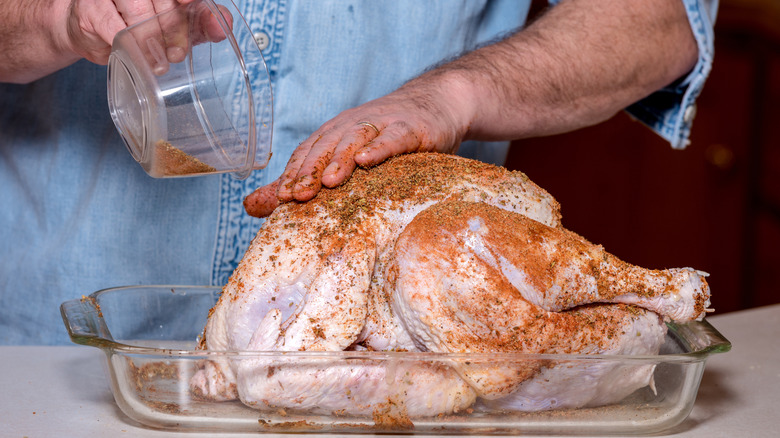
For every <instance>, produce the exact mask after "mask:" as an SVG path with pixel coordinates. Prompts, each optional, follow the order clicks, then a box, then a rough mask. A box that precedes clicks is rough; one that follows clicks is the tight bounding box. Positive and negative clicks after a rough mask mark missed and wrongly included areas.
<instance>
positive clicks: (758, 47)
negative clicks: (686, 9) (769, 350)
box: [506, 0, 780, 314]
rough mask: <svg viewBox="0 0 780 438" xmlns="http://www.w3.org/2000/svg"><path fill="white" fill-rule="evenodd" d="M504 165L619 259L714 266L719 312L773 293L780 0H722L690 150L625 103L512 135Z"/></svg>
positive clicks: (779, 223) (778, 234) (778, 223)
mask: <svg viewBox="0 0 780 438" xmlns="http://www.w3.org/2000/svg"><path fill="white" fill-rule="evenodd" d="M536 3H539V2H535V4H536ZM542 3H544V2H542ZM506 166H507V167H508V168H510V169H513V170H521V171H523V172H525V173H526V174H527V175H528V176H529V177H530V178H531V180H533V181H534V182H536V183H537V184H538V185H540V186H541V187H543V188H545V189H546V190H547V191H549V192H550V193H551V194H552V195H553V196H554V197H555V198H556V199H558V201H559V202H560V203H561V206H562V211H563V224H564V226H565V227H566V228H568V229H570V230H572V231H575V232H577V233H579V234H581V235H582V236H584V237H586V238H587V239H588V240H590V241H591V242H594V243H598V244H601V245H603V246H604V247H605V249H606V250H607V251H609V252H610V253H612V254H615V255H616V256H618V257H620V258H622V259H623V260H625V261H627V262H630V263H633V264H637V265H640V266H643V267H647V268H655V269H663V268H670V267H686V266H690V267H694V268H696V269H700V270H703V271H706V272H709V273H710V277H709V278H708V282H709V284H710V287H711V289H712V295H713V299H712V304H713V307H714V308H715V310H716V314H720V313H726V312H730V311H734V310H739V309H745V308H750V307H756V306H762V305H768V304H774V303H780V286H778V284H780V276H779V277H778V278H775V275H778V274H777V273H778V272H780V0H721V2H720V11H719V13H718V19H717V23H716V39H715V61H714V66H713V69H712V73H711V75H710V78H709V79H708V81H707V84H706V85H705V87H704V91H703V93H702V95H701V97H700V98H699V100H698V111H697V115H696V118H695V122H694V124H693V131H692V135H691V144H690V145H689V146H688V148H687V149H685V150H673V149H671V147H670V146H669V144H668V143H666V142H665V141H664V140H662V139H661V138H660V137H658V136H656V135H655V134H654V133H652V132H651V131H650V130H649V129H647V128H645V127H644V126H642V125H641V124H640V123H638V122H635V121H633V120H632V119H631V118H630V117H629V116H627V115H626V114H624V113H621V114H618V115H617V116H615V117H614V118H612V119H611V120H609V121H608V122H606V123H603V124H600V125H598V126H594V127H592V128H587V129H585V130H581V131H577V132H576V133H571V134H564V135H557V136H551V137H545V138H540V139H531V140H522V141H517V142H515V143H513V144H512V148H511V150H510V153H509V157H508V159H507V163H506Z"/></svg>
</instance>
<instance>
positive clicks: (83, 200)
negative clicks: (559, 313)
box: [0, 0, 716, 344]
mask: <svg viewBox="0 0 780 438" xmlns="http://www.w3.org/2000/svg"><path fill="white" fill-rule="evenodd" d="M237 3H239V9H241V10H242V11H244V15H245V17H246V19H247V21H248V23H249V25H250V27H251V28H252V29H253V31H254V32H255V33H256V34H257V35H261V33H264V34H265V36H267V37H268V41H269V45H268V47H266V48H265V49H264V51H263V53H264V56H265V57H266V61H267V63H268V67H269V70H270V73H271V77H272V85H273V89H274V116H275V119H274V143H273V157H272V159H271V162H270V164H269V165H268V167H267V168H266V169H265V170H263V171H257V172H255V173H253V174H252V175H251V176H250V177H249V178H247V179H246V180H243V181H241V180H237V179H234V178H233V177H231V176H229V175H215V176H206V177H199V178H183V179H153V178H151V177H149V176H147V175H146V173H144V171H143V170H142V169H141V167H140V166H139V165H138V164H137V163H135V161H133V159H132V157H131V156H130V154H129V153H128V152H127V150H126V149H125V147H124V146H123V144H122V142H121V140H120V139H119V137H118V135H117V134H116V131H115V128H114V126H113V124H112V122H111V119H110V116H109V113H108V109H107V104H106V87H105V80H106V71H105V68H104V67H101V66H97V65H93V64H91V63H89V62H86V61H80V62H78V63H76V64H74V65H72V66H71V67H69V68H66V69H64V70H61V71H59V72H57V73H55V74H52V75H50V76H48V77H45V78H43V79H41V80H38V81H36V82H34V83H32V84H29V85H10V84H0V102H2V105H1V106H0V206H1V207H0V344H63V343H67V342H68V339H67V335H66V331H65V329H64V326H63V324H62V321H61V318H60V316H59V310H58V307H59V304H60V303H61V302H63V301H65V300H69V299H77V298H80V297H81V296H82V295H87V294H89V293H91V292H93V291H95V290H98V289H102V288H107V287H112V286H120V285H136V284H203V285H206V284H211V285H222V284H224V283H225V282H226V281H227V279H228V277H229V275H230V273H231V272H232V270H233V269H234V268H235V266H236V265H237V263H238V261H239V260H240V258H241V257H242V255H243V253H244V251H245V250H246V248H247V247H248V245H249V242H250V240H251V239H252V237H254V235H255V233H256V232H257V229H258V227H259V226H260V224H261V221H260V220H259V219H255V218H251V217H249V216H248V215H246V214H245V213H244V210H243V206H242V201H243V198H244V197H245V196H246V195H247V194H249V193H251V191H252V190H254V189H255V188H256V187H258V186H261V185H264V184H267V183H269V182H271V181H272V180H274V179H276V178H277V177H278V175H279V174H280V173H281V171H282V169H283V168H284V166H285V164H286V162H287V159H288V158H289V156H290V153H291V152H292V151H293V150H294V148H295V147H296V146H297V145H298V144H299V143H300V142H301V141H302V140H304V139H305V138H306V137H307V136H308V134H309V133H311V132H312V131H314V130H315V129H316V128H317V127H319V125H320V124H321V123H323V122H324V121H326V120H328V119H330V118H331V117H333V116H335V115H336V114H338V113H339V112H340V111H342V110H344V109H347V108H350V107H353V106H356V105H358V104H360V103H363V102H365V101H368V100H370V99H373V98H376V97H379V96H382V95H384V94H386V93H389V92H390V91H392V90H394V89H395V88H397V87H398V86H400V85H401V84H402V83H403V82H404V81H406V80H408V79H409V78H411V77H413V76H415V75H417V74H419V73H420V72H422V71H423V70H424V69H425V68H426V67H428V66H430V65H432V64H435V63H437V62H439V61H441V60H442V59H445V58H448V57H452V56H456V55H457V54H459V53H461V52H463V51H464V50H468V49H470V48H473V47H474V46H475V45H477V44H480V43H482V42H486V41H489V40H491V39H494V38H496V37H498V36H501V35H503V34H505V33H506V32H509V31H511V30H513V29H516V28H517V27H518V26H520V25H522V23H523V22H524V19H525V16H526V14H527V11H528V7H529V1H528V0H520V1H518V0H495V1H489V0H483V1H476V0H459V1H455V0H440V1H426V2H419V1H417V0H394V1H371V2H365V1H347V0H318V1H316V2H303V1H295V0H273V1H266V2H263V1H251V0H246V1H241V2H237ZM685 3H686V5H687V7H688V11H689V16H690V17H691V24H692V26H693V29H694V30H695V33H696V36H697V41H698V42H699V47H700V60H699V63H698V64H697V66H696V69H695V70H694V71H693V72H692V73H691V75H689V76H688V77H686V78H684V79H682V80H681V81H679V83H677V84H675V85H674V86H673V87H670V88H669V89H668V90H661V91H660V92H659V93H658V96H657V97H656V96H651V97H650V98H648V99H646V101H643V102H640V103H638V104H636V105H634V106H632V107H631V109H630V110H631V111H632V113H633V114H635V115H636V116H637V117H639V118H640V119H641V120H643V121H645V122H646V123H648V124H649V125H650V126H651V127H653V128H654V129H655V130H657V131H658V132H659V134H661V135H663V136H664V137H665V138H667V139H668V140H669V141H670V142H671V143H672V145H673V146H675V147H678V146H681V145H684V144H685V140H686V138H687V133H688V129H689V122H687V121H686V119H685V117H684V115H685V113H686V108H688V107H690V106H691V105H693V102H694V100H695V98H696V96H697V95H698V93H699V91H700V89H701V86H702V84H703V82H704V79H705V78H706V76H707V73H708V72H709V68H710V65H711V60H712V20H713V19H714V13H715V9H716V4H715V1H705V0H685ZM505 151H506V143H501V144H487V143H469V144H464V146H463V148H462V149H461V151H460V153H461V154H463V155H467V156H471V157H476V158H480V159H483V160H486V161H492V162H497V163H501V162H502V161H503V157H504V154H505ZM171 311H176V310H175V309H171Z"/></svg>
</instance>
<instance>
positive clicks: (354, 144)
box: [322, 124, 380, 188]
mask: <svg viewBox="0 0 780 438" xmlns="http://www.w3.org/2000/svg"><path fill="white" fill-rule="evenodd" d="M379 132H380V128H379V127H376V125H373V124H370V125H369V124H356V125H355V127H354V128H353V129H352V130H351V131H349V132H348V133H347V134H346V135H344V137H343V138H342V139H341V141H340V142H339V144H338V145H337V146H336V150H335V152H334V153H333V157H331V159H330V164H328V166H327V167H326V168H325V170H324V171H323V173H322V185H324V186H325V187H330V188H333V187H336V186H338V185H339V184H341V183H343V182H344V181H345V180H346V179H347V178H349V176H350V175H352V171H354V170H355V152H356V151H357V150H359V149H360V148H362V147H363V146H365V145H366V144H368V143H370V142H371V141H372V140H374V139H375V138H376V137H377V136H378V135H379Z"/></svg>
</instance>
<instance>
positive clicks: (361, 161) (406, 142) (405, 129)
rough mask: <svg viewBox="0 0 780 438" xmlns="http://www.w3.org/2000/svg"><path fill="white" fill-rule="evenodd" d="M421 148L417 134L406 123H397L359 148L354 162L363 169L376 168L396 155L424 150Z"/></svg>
mask: <svg viewBox="0 0 780 438" xmlns="http://www.w3.org/2000/svg"><path fill="white" fill-rule="evenodd" d="M421 146H422V142H421V139H420V136H419V135H418V133H417V132H415V131H414V130H413V129H412V128H411V127H410V126H409V125H407V124H406V123H402V122H397V123H393V124H391V125H389V126H387V127H386V128H384V129H383V130H382V131H381V132H380V134H379V135H378V136H377V137H376V138H375V139H374V140H373V141H372V142H370V143H368V144H366V145H365V146H364V147H362V148H360V149H359V150H358V151H357V152H356V153H355V162H356V163H357V164H358V165H360V166H364V167H371V166H376V165H377V164H379V163H381V162H383V161H385V160H387V159H388V158H390V157H393V156H396V155H400V154H405V153H409V152H415V151H422V150H426V149H424V148H421Z"/></svg>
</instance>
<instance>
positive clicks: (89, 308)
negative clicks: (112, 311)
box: [60, 296, 113, 346]
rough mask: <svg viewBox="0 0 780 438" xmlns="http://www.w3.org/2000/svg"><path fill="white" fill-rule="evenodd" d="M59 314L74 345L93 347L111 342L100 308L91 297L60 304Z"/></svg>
mask: <svg viewBox="0 0 780 438" xmlns="http://www.w3.org/2000/svg"><path fill="white" fill-rule="evenodd" d="M60 314H61V315H62V320H63V321H64V322H65V327H67V329H68V335H69V336H70V339H71V340H72V341H73V342H74V343H76V344H82V345H91V346H95V345H96V344H101V343H103V342H111V341H112V340H113V338H112V337H111V333H110V332H109V330H108V326H107V325H106V321H105V320H104V319H103V313H102V312H101V311H100V306H99V305H98V303H97V300H96V299H95V298H94V297H92V296H85V297H82V298H81V299H79V300H70V301H66V302H64V303H62V305H61V306H60Z"/></svg>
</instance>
